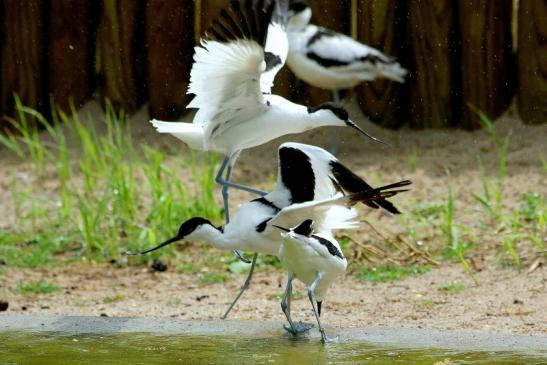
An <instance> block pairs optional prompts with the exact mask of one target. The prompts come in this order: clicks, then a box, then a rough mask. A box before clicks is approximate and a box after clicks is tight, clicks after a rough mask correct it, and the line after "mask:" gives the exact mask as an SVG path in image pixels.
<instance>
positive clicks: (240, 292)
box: [220, 253, 258, 319]
mask: <svg viewBox="0 0 547 365" xmlns="http://www.w3.org/2000/svg"><path fill="white" fill-rule="evenodd" d="M257 257H258V253H255V254H254V256H253V260H252V262H251V269H250V270H249V275H247V279H245V282H244V283H243V286H242V287H241V289H240V291H239V293H238V294H237V296H236V298H235V299H234V301H233V302H232V304H230V306H229V307H228V309H227V310H226V312H225V313H224V314H223V315H222V317H220V318H221V319H226V317H228V314H229V313H230V311H231V310H232V308H233V307H234V305H235V304H236V303H237V301H238V300H239V297H241V295H242V294H243V292H244V291H245V290H247V289H248V288H249V284H250V283H251V278H252V277H253V272H254V269H255V265H256V259H257Z"/></svg>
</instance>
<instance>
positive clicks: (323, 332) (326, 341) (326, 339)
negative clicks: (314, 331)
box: [308, 273, 338, 343]
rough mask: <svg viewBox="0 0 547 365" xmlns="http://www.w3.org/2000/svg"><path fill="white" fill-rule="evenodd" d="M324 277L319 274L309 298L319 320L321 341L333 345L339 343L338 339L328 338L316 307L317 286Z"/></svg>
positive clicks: (309, 291)
mask: <svg viewBox="0 0 547 365" xmlns="http://www.w3.org/2000/svg"><path fill="white" fill-rule="evenodd" d="M322 277H323V274H322V273H318V274H317V276H316V277H315V280H314V281H313V283H312V284H311V286H310V287H309V289H308V298H310V302H311V306H312V307H313V313H314V314H315V319H317V325H318V326H319V332H321V341H322V342H323V343H332V342H336V341H338V337H337V338H334V339H331V338H328V337H327V335H326V334H325V329H324V328H323V325H322V324H321V320H320V319H319V313H318V312H317V307H316V305H315V303H316V301H315V288H317V284H319V282H320V281H321V278H322Z"/></svg>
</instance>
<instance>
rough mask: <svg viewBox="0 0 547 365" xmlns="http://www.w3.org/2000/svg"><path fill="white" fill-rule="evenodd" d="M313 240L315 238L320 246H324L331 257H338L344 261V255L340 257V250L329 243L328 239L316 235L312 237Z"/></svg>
mask: <svg viewBox="0 0 547 365" xmlns="http://www.w3.org/2000/svg"><path fill="white" fill-rule="evenodd" d="M312 237H313V238H315V239H316V240H317V241H319V243H320V244H322V245H323V246H325V247H326V248H327V250H329V253H330V254H331V255H332V256H336V257H339V258H341V259H342V260H343V259H344V255H342V252H340V250H339V249H338V248H337V247H336V246H335V245H334V244H333V243H332V242H331V241H329V240H328V239H326V238H323V237H320V236H316V235H314V234H313V235H312Z"/></svg>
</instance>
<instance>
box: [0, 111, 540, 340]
mask: <svg viewBox="0 0 547 365" xmlns="http://www.w3.org/2000/svg"><path fill="white" fill-rule="evenodd" d="M351 114H352V115H353V119H355V120H363V118H362V117H361V116H359V113H358V111H357V110H356V108H352V113H351ZM141 125H142V127H140V128H139V129H137V130H136V132H135V134H136V139H137V140H138V139H139V138H141V139H142V140H146V141H151V143H159V144H165V145H167V144H172V143H177V142H176V141H175V140H174V139H171V138H169V137H165V136H157V135H155V134H153V133H152V131H151V129H150V127H148V126H147V125H146V124H144V123H142V124H141ZM362 125H364V126H365V127H366V128H367V130H368V131H369V132H371V133H372V134H374V135H376V136H377V137H379V138H381V139H383V140H385V141H388V142H390V143H391V144H392V147H384V146H379V145H376V144H372V143H369V142H368V141H366V140H363V139H362V138H361V137H360V136H357V135H355V134H353V133H351V131H343V133H342V138H343V141H344V142H343V143H342V147H341V152H340V154H339V158H340V159H341V160H342V162H344V163H345V164H347V165H348V166H350V167H351V168H352V169H354V171H356V172H357V173H358V174H359V175H361V176H366V177H367V179H368V180H370V181H371V182H372V183H373V184H375V185H376V184H380V183H389V182H391V181H395V180H398V179H407V178H408V179H411V180H413V182H414V185H413V190H412V193H411V194H405V195H401V196H400V197H397V199H396V200H395V201H396V204H397V205H398V206H399V207H400V208H401V210H403V211H405V212H409V211H410V210H411V209H412V208H413V207H414V206H416V205H417V204H421V203H435V202H444V201H445V200H446V197H447V194H448V193H447V192H448V185H449V184H451V185H452V187H453V191H454V195H455V199H456V212H457V213H456V214H457V218H456V219H457V223H458V224H460V225H462V226H463V227H467V228H468V229H469V230H470V231H471V234H470V235H471V236H473V237H474V240H475V242H477V243H478V246H479V247H478V248H477V249H475V250H473V251H470V252H471V255H472V256H471V257H468V258H469V259H470V260H471V261H472V263H473V264H474V266H475V268H477V269H478V270H479V271H478V273H477V278H478V280H479V283H480V286H475V284H474V283H473V282H472V281H471V279H470V277H469V276H468V275H467V274H465V273H464V272H463V269H462V267H461V265H460V264H458V263H449V262H446V261H444V262H442V264H441V266H440V267H437V268H433V269H432V270H431V271H430V272H428V273H426V274H423V275H420V276H416V277H409V278H406V279H403V280H399V281H395V282H392V283H380V284H372V283H365V282H361V281H359V280H357V279H356V277H355V276H354V275H351V274H348V275H346V277H345V278H343V279H340V280H339V281H338V282H337V283H336V284H335V286H334V287H333V288H332V291H331V292H330V294H329V297H328V299H327V301H325V303H324V321H325V323H327V324H328V325H329V326H346V327H349V326H364V325H382V326H383V325H385V326H404V327H429V328H437V329H476V330H484V331H492V332H504V333H515V334H535V335H547V304H546V303H547V269H546V268H545V265H543V266H540V267H539V268H537V269H536V270H534V271H533V272H532V273H528V272H527V270H526V269H527V268H528V266H529V265H530V264H531V263H532V262H533V261H534V260H535V258H536V257H537V253H535V252H533V249H531V248H526V245H524V244H523V245H522V247H521V248H520V249H521V250H520V253H521V257H522V261H523V267H524V268H525V269H524V270H523V271H522V272H521V273H518V272H517V271H516V270H515V269H513V268H506V267H505V266H503V265H500V263H499V256H498V255H497V253H498V252H499V247H500V245H501V240H502V237H503V235H504V234H505V233H507V232H505V231H503V230H498V229H497V227H492V228H489V227H488V226H485V224H484V220H485V217H486V215H485V213H484V211H483V210H482V209H481V208H480V207H479V206H478V204H477V202H476V201H475V200H474V199H473V198H472V197H471V195H470V192H472V191H473V192H477V193H480V192H481V191H482V190H481V189H482V183H481V179H480V173H479V168H478V162H477V159H478V158H480V160H481V161H482V163H483V165H484V169H485V174H486V175H487V176H488V177H490V178H495V174H496V170H497V159H496V151H495V148H494V147H493V146H492V143H491V142H490V140H489V139H488V136H487V134H486V132H485V131H477V132H472V133H470V132H465V131H411V130H399V131H389V130H383V129H381V128H378V127H376V126H373V125H372V124H370V123H363V124H362ZM496 128H497V129H498V132H499V133H500V134H502V135H503V134H506V133H508V132H511V144H510V147H509V154H508V174H507V178H506V182H505V190H504V204H505V209H506V210H507V211H509V210H512V209H514V208H515V207H517V206H518V204H520V201H521V196H522V194H523V193H524V192H529V191H534V192H539V193H540V194H543V195H547V184H546V182H547V175H546V173H545V171H544V170H543V168H542V165H541V158H540V156H541V155H543V156H544V157H545V158H547V142H546V141H547V124H545V125H542V126H524V125H522V124H521V123H520V122H519V121H518V119H517V118H516V116H515V114H514V112H511V111H510V112H508V113H506V115H505V116H503V117H502V118H501V119H500V120H499V121H498V122H497V123H496ZM160 137H161V138H160ZM284 140H294V141H305V142H312V143H314V144H319V145H321V146H327V145H328V143H327V142H328V140H329V135H328V133H327V132H326V131H314V132H311V133H308V134H306V135H305V136H297V137H294V138H293V137H291V138H286V139H284ZM278 142H279V141H276V142H274V143H272V144H268V145H266V146H262V147H259V148H256V149H253V150H252V152H244V153H243V154H242V157H241V160H240V163H239V165H238V166H237V168H236V171H235V180H236V181H238V182H242V183H251V184H253V185H254V186H257V187H259V188H264V189H267V188H270V187H271V183H272V181H273V178H274V176H275V173H276V171H275V167H274V166H275V165H274V161H275V157H276V156H275V154H273V153H272V151H274V150H275V148H276V146H277V144H278ZM0 152H3V153H0V162H2V163H3V166H5V169H6V170H5V171H7V174H8V175H9V174H12V173H16V170H17V171H19V172H20V170H21V166H20V165H18V164H17V163H15V162H13V160H11V159H9V158H7V157H6V153H5V151H0ZM413 156H415V157H413ZM413 160H415V168H413V164H414V163H413ZM270 163H271V164H270ZM256 166H263V167H266V166H267V168H263V169H258V168H256ZM447 170H450V173H451V178H450V179H447V177H446V176H447V175H446V171H447ZM5 181H6V180H4V185H2V186H3V189H2V191H0V202H1V203H2V204H3V206H2V210H3V209H6V210H5V211H10V202H9V200H10V197H9V193H7V187H8V185H7V184H6V183H5ZM1 184H2V181H0V185H1ZM46 188H47V187H46ZM232 196H233V202H232V203H233V206H234V208H235V206H236V205H237V204H238V203H240V202H243V201H246V200H248V199H249V195H246V194H244V193H238V192H234V193H233V195H232ZM362 214H363V218H367V219H372V220H374V221H375V222H376V223H377V224H378V226H379V228H380V229H387V231H388V232H391V233H389V234H390V235H395V234H396V233H402V232H404V231H405V230H404V227H403V226H402V224H401V223H400V221H398V220H395V219H392V218H390V217H387V216H384V215H381V214H379V213H378V212H376V211H375V212H370V211H369V212H367V211H363V213H362ZM12 224H16V222H14V221H13V217H11V215H9V214H7V215H4V216H3V217H2V218H0V226H4V227H9V226H11V225H12ZM352 237H353V238H354V239H355V240H356V241H358V242H361V243H363V244H376V245H378V246H379V247H382V246H381V245H382V242H380V241H381V240H379V238H378V237H377V236H375V235H374V234H371V232H370V230H369V229H367V228H366V227H365V226H364V227H362V228H360V229H359V230H357V231H356V232H354V233H353V234H352ZM420 243H421V247H422V249H424V250H425V249H430V248H431V249H433V248H439V247H440V246H442V245H443V244H444V242H441V240H440V238H439V235H438V234H431V235H430V237H425V238H424V240H423V242H420ZM184 249H187V248H184ZM193 254H196V255H199V254H200V253H199V250H194V252H193ZM351 254H354V252H352V253H351ZM190 256H191V255H190ZM349 256H350V255H349V254H348V257H349ZM353 258H354V257H353ZM190 260H191V257H190ZM352 265H358V264H357V263H355V262H354V263H352ZM368 266H370V263H368ZM353 268H354V269H355V266H353ZM227 275H228V277H229V278H230V280H229V281H228V282H226V283H221V284H210V285H199V284H197V283H196V282H197V281H196V275H193V274H180V273H178V272H176V270H175V269H174V268H173V267H171V266H170V269H169V270H168V271H167V272H163V273H158V272H152V271H151V270H150V269H148V268H143V267H128V268H127V267H126V268H116V267H114V266H113V265H109V264H102V265H94V264H87V265H83V266H82V265H80V264H73V265H70V266H66V267H53V268H48V269H16V268H12V267H9V266H5V267H4V269H3V274H1V276H0V300H2V299H4V300H7V301H8V302H9V309H8V311H7V312H2V313H7V314H9V313H13V312H19V313H21V312H26V313H40V314H66V315H108V316H145V317H177V318H181V319H212V318H218V317H219V316H220V314H221V313H222V312H223V310H224V309H225V308H226V307H227V303H229V301H230V299H231V298H232V297H233V296H234V295H235V293H236V290H237V288H238V287H239V285H240V284H241V283H242V281H243V279H244V276H242V275H236V274H227ZM33 280H46V281H49V282H52V283H54V284H56V285H58V286H59V287H60V288H62V289H61V290H60V291H59V292H57V293H53V294H47V295H46V294H42V295H36V296H22V295H17V294H14V293H13V291H12V289H13V288H15V287H16V286H17V284H18V283H19V282H22V281H25V282H28V281H33ZM453 281H456V282H458V283H461V284H463V285H465V287H466V289H465V290H464V291H462V292H460V293H450V292H448V293H447V292H441V291H439V290H438V288H439V287H440V286H443V285H446V284H449V283H451V282H453ZM284 284H285V275H284V274H283V272H281V271H279V272H278V271H274V270H273V269H269V270H268V271H266V272H265V271H264V270H259V272H258V273H257V275H256V277H255V279H254V281H253V284H252V286H251V289H250V290H249V292H248V293H246V294H245V295H244V296H243V298H242V299H241V301H240V303H239V304H238V305H237V307H236V308H235V310H234V311H233V312H232V315H231V317H230V318H232V319H272V320H282V319H283V314H282V313H281V311H280V308H279V300H278V298H277V297H276V295H278V294H280V293H282V291H283V288H284ZM297 290H299V291H300V292H301V293H305V291H304V288H303V287H302V286H300V285H297ZM112 298H114V300H113V301H112ZM2 313H0V315H2ZM293 313H294V316H295V319H298V320H306V321H312V319H313V318H312V317H311V308H310V306H309V303H308V301H307V299H305V296H303V298H301V299H298V300H296V301H295V303H294V309H293Z"/></svg>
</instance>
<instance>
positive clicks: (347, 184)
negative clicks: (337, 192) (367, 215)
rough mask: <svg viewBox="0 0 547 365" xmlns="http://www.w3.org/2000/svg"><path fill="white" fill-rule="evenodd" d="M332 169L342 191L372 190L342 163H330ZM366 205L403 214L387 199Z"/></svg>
mask: <svg viewBox="0 0 547 365" xmlns="http://www.w3.org/2000/svg"><path fill="white" fill-rule="evenodd" d="M330 167H331V171H332V174H333V176H334V178H335V179H336V181H337V182H338V184H339V185H340V187H341V188H342V189H344V190H346V191H348V192H350V193H358V192H361V191H364V190H369V189H372V186H370V185H369V184H367V182H366V181H365V180H363V179H361V178H360V177H359V176H357V175H355V174H354V173H353V172H352V171H351V170H350V169H348V168H347V167H346V166H344V165H342V164H341V163H340V162H338V161H335V160H333V161H331V162H330ZM364 204H366V205H368V206H369V207H371V208H374V209H378V207H382V208H384V209H385V210H387V211H388V212H390V213H393V214H400V213H401V212H400V211H399V209H397V208H396V207H395V205H393V203H391V202H390V201H388V200H386V199H377V200H372V201H368V202H365V203H364Z"/></svg>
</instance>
